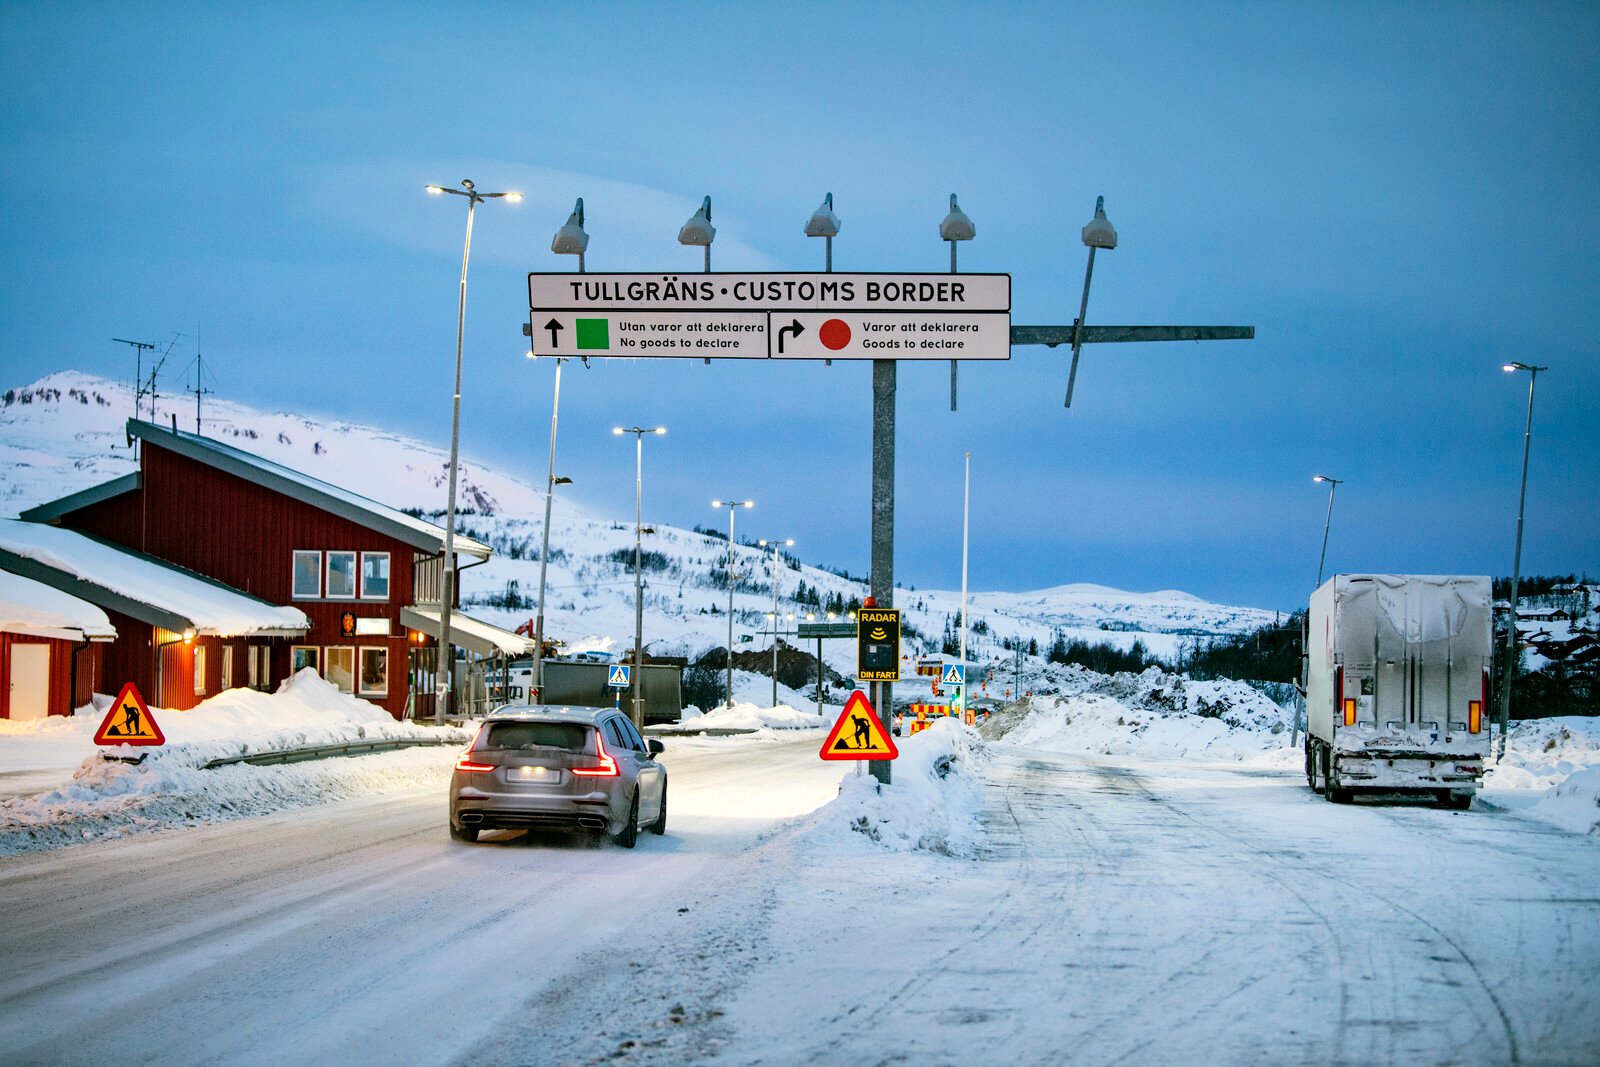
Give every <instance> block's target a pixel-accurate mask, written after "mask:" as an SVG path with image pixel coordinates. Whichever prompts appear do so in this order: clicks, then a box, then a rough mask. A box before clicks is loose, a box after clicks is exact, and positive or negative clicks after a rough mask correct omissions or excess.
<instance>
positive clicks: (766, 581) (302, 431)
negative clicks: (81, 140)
mask: <svg viewBox="0 0 1600 1067" xmlns="http://www.w3.org/2000/svg"><path fill="white" fill-rule="evenodd" d="M131 414H132V399H131V396H130V391H129V387H128V386H127V385H125V384H121V383H117V382H113V381H109V380H107V379H103V378H98V377H94V376H92V375H87V374H82V373H77V372H62V373H58V374H53V375H50V376H49V377H47V378H44V379H41V380H40V381H38V382H35V383H33V384H32V385H29V386H25V387H20V388H15V389H10V390H8V391H6V392H4V393H3V394H0V465H3V467H4V469H5V471H6V474H5V477H4V481H3V483H0V514H4V515H16V514H17V513H18V512H19V511H21V510H24V509H26V508H28V507H31V506H33V505H35V504H38V503H42V502H44V501H47V500H51V499H55V498H57V497H59V496H62V495H63V494H66V493H70V492H75V491H77V490H79V489H84V488H87V487H89V486H92V485H97V484H100V483H101V482H104V481H108V480H110V479H112V478H115V477H118V476H119V475H123V474H127V473H129V472H130V471H132V470H133V469H134V458H133V455H132V453H131V451H130V450H129V448H128V445H127V440H126V436H125V433H124V430H123V426H124V423H125V421H126V419H127V418H128V417H129V416H130V415H131ZM174 415H176V416H177V421H178V425H179V427H180V428H183V429H192V428H193V426H194V409H193V407H192V405H190V404H189V403H187V402H186V401H183V400H181V399H180V400H177V401H172V400H163V401H161V404H160V407H159V408H158V410H157V412H156V415H155V416H154V420H155V421H157V422H160V423H168V422H170V420H171V419H172V417H173V416H174ZM144 417H145V418H146V419H147V420H148V419H150V418H151V416H150V414H149V412H148V408H147V409H146V412H145V414H144ZM204 419H205V421H204V424H203V430H204V432H205V433H206V434H207V435H208V436H213V437H216V438H218V439H219V440H222V441H225V442H227V443H229V444H232V445H235V446H237V447H239V448H243V449H245V450H247V451H250V452H254V453H256V454H258V455H261V456H264V457H265V458H267V459H270V460H273V461H274V462H278V463H282V464H285V465H287V466H290V467H293V468H295V469H297V470H301V471H305V472H306V473H308V474H312V475H314V476H316V477H318V478H322V479H324V480H326V481H329V482H332V483H334V484H337V485H341V486H345V487H348V488H350V489H352V490H354V491H356V492H359V493H362V494H364V495H366V496H369V497H371V498H373V499H375V500H378V501H381V502H383V503H385V504H389V505H391V506H395V507H400V508H415V509H420V510H421V511H423V512H424V513H425V514H428V515H429V516H430V517H434V518H436V519H437V520H438V521H440V522H441V524H442V521H443V520H442V511H443V505H444V496H445V476H446V461H447V452H446V451H445V450H444V449H442V448H440V447H438V446H436V445H432V444H429V443H426V442H423V441H419V440H416V439H414V438H409V437H405V436H403V435H400V434H396V433H392V432H390V431H386V430H379V429H374V428H372V427H366V426H357V425H353V424H350V423H344V422H327V421H319V420H316V419H312V418H307V417H303V416H299V415H294V414H289V413H283V412H278V413H263V412H258V411H255V410H253V409H251V408H248V407H245V406H243V405H240V404H235V403H230V402H228V401H226V400H221V399H216V398H212V399H209V400H208V401H207V403H206V405H205V409H204ZM460 486H461V489H460V492H461V495H460V498H459V506H460V508H461V509H462V512H463V515H462V518H461V524H462V529H463V531H464V532H466V533H468V534H470V535H471V536H473V537H476V538H479V539H481V540H484V541H486V542H488V543H490V544H492V545H493V546H494V547H495V549H496V555H495V557H494V558H493V559H491V560H490V561H489V562H488V563H487V564H485V565H483V566H479V567H472V568H470V569H468V570H466V571H464V572H463V575H462V589H463V594H464V597H465V599H466V600H467V601H468V603H469V604H470V605H471V607H470V609H469V610H471V611H472V613H473V614H474V615H478V616H480V617H483V618H486V619H489V620H491V621H494V622H497V623H500V624H502V625H505V626H507V627H515V626H517V625H520V624H521V623H523V622H526V621H528V620H529V619H530V618H531V617H532V616H533V614H534V611H533V603H534V598H535V597H536V595H537V590H538V569H539V566H538V556H539V545H540V517H541V516H542V513H543V493H542V490H540V489H536V488H535V487H534V486H531V485H529V484H527V483H526V482H522V481H518V480H517V479H515V478H511V477H508V476H506V475H503V474H500V473H498V472H497V471H495V470H493V469H491V468H489V467H487V466H484V465H483V464H480V463H477V462H475V461H473V460H472V459H471V458H470V457H464V458H463V461H462V469H461V478H460ZM633 540H634V532H633V525H632V523H631V522H630V521H625V520H623V519H621V518H619V519H618V520H616V521H613V520H611V519H609V518H607V517H605V516H602V515H596V514H593V513H591V512H590V511H588V510H586V509H585V508H584V507H583V506H582V505H580V504H578V503H576V502H574V501H573V500H572V499H571V497H570V496H566V495H558V496H557V498H556V504H555V513H554V518H553V520H552V523H551V564H550V569H549V578H548V595H547V606H546V616H547V621H546V631H547V633H548V634H550V635H551V636H554V637H556V638H558V639H560V640H562V641H564V642H565V643H566V647H567V648H568V650H571V651H582V650H591V649H592V650H600V651H613V652H620V651H623V650H625V649H626V648H629V647H631V645H632V637H633V575H632V558H633ZM645 550H646V552H647V553H648V555H647V558H646V568H645V571H646V575H645V576H646V580H647V582H648V588H647V590H646V604H645V638H646V641H647V645H646V650H647V651H648V652H650V653H652V654H658V655H682V656H688V657H689V658H691V659H694V658H697V657H699V656H700V655H702V654H703V653H705V652H707V651H708V650H711V649H714V648H721V647H725V646H726V644H727V639H728V638H727V625H728V618H727V614H726V612H727V593H726V585H725V584H724V583H725V572H724V569H723V568H724V562H725V559H726V552H727V544H726V541H725V540H722V539H720V538H718V537H714V536H708V535H705V534H700V533H695V532H692V531H687V530H681V529H675V528H672V527H668V526H658V527H657V528H656V532H655V533H654V534H651V535H648V536H647V537H646V540H645ZM734 571H735V574H736V576H737V577H738V579H739V581H738V586H737V592H736V596H735V603H734V612H735V615H734V624H735V626H734V629H735V635H734V643H735V646H736V650H753V649H761V648H767V647H769V645H770V639H769V638H767V637H765V636H763V635H762V634H761V631H762V630H763V629H769V628H770V623H769V622H768V620H767V615H768V613H769V612H770V611H771V610H772V585H771V571H772V560H771V554H770V553H769V552H765V551H763V550H760V549H758V548H756V547H753V546H740V547H739V548H738V550H737V553H736V560H735V567H734ZM1052 577H1053V576H1052ZM778 579H779V594H780V604H779V611H780V613H782V614H784V615H785V616H788V615H789V614H790V613H794V614H795V615H796V616H798V617H800V618H803V617H804V616H805V614H806V613H807V612H816V613H817V614H818V615H819V617H820V615H821V614H822V611H823V610H824V608H825V607H826V606H827V605H828V604H829V603H830V602H831V603H833V604H835V605H838V604H848V603H849V602H850V601H851V600H856V599H859V598H861V597H863V596H865V595H866V592H867V590H866V587H865V585H864V583H862V582H861V581H859V580H855V579H852V578H846V577H842V576H840V575H838V574H835V573H831V572H829V571H826V570H822V569H818V568H815V567H810V566H806V565H804V564H801V563H799V562H798V561H797V560H786V561H785V565H784V566H782V567H781V568H780V573H779V576H778ZM802 585H803V586H804V590H803V592H804V597H805V599H804V600H803V601H802V600H800V599H799V597H800V595H801V593H802V589H801V586H802ZM896 600H897V606H899V607H900V608H901V609H902V612H903V618H904V622H905V624H906V634H907V648H906V651H907V652H908V653H910V654H913V655H915V654H919V653H923V652H937V651H938V650H939V648H938V646H939V639H940V637H941V635H942V633H943V632H944V628H945V626H946V623H947V622H948V621H951V620H954V619H955V618H957V616H958V614H959V610H960V596H959V593H957V592H955V591H951V590H927V589H902V590H900V591H899V593H898V594H897V596H896ZM970 605H971V609H970V614H971V621H972V626H971V627H970V629H969V636H968V648H969V659H971V660H972V661H973V662H977V663H986V662H998V661H1001V660H1004V661H1007V662H1008V663H1009V661H1010V658H1011V654H1010V653H1009V652H1007V651H1006V650H1005V644H1006V643H1007V642H1008V641H1019V642H1021V643H1023V644H1024V645H1025V644H1026V643H1027V642H1028V641H1029V640H1032V639H1037V640H1038V641H1039V642H1040V644H1041V645H1047V644H1048V643H1049V641H1050V639H1051V637H1052V634H1053V632H1054V631H1056V630H1060V631H1061V632H1062V634H1063V635H1064V636H1065V637H1066V638H1067V639H1068V640H1072V639H1079V638H1081V639H1083V640H1086V641H1091V642H1094V641H1106V642H1109V643H1113V644H1116V645H1118V646H1120V647H1123V648H1126V647H1129V646H1131V645H1132V643H1133V642H1134V641H1135V640H1142V641H1143V642H1144V644H1145V646H1146V647H1147V648H1149V650H1150V651H1151V652H1152V653H1154V654H1156V655H1158V656H1168V657H1170V656H1173V655H1175V654H1176V653H1177V652H1178V650H1179V648H1180V646H1181V645H1182V644H1184V643H1185V642H1187V641H1193V640H1195V639H1196V638H1197V637H1198V638H1203V637H1205V636H1207V635H1220V634H1228V633H1238V632H1243V631H1247V630H1250V629H1252V628H1254V627H1257V626H1261V625H1264V624H1266V623H1269V622H1271V621H1273V619H1274V618H1275V614H1274V613H1273V612H1270V611H1263V610H1259V609H1254V608H1241V607H1228V606H1223V605H1217V604H1210V603H1207V602H1205V601H1202V600H1199V599H1197V598H1195V597H1192V596H1189V595H1188V594H1186V593H1181V592H1176V591H1171V590H1167V591H1162V592H1155V593H1126V592H1121V591H1118V590H1115V589H1107V588H1104V587H1102V586H1096V585H1061V586H1057V587H1054V588H1048V589H1044V590H1041V591H1038V592H1028V593H1002V592H975V593H973V594H972V595H971V597H970ZM792 627H793V624H792V622H790V621H789V620H788V619H787V618H786V619H785V621H784V624H783V626H782V627H781V629H792ZM747 636H748V637H749V638H750V641H749V642H745V641H744V640H742V638H744V637H747ZM814 647H815V646H812V650H814ZM854 655H855V651H854V648H853V646H852V645H851V643H850V642H847V641H832V642H828V643H826V644H825V647H824V658H825V660H826V661H827V663H828V665H829V666H830V667H831V668H832V669H833V670H835V671H837V672H838V673H839V674H841V675H849V674H850V673H852V672H853V669H854V667H853V660H854ZM740 688H741V691H742V690H743V687H742V686H741V687H740Z"/></svg>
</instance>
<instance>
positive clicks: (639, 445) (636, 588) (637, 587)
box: [611, 426, 667, 729]
mask: <svg viewBox="0 0 1600 1067" xmlns="http://www.w3.org/2000/svg"><path fill="white" fill-rule="evenodd" d="M611 432H612V433H613V434H615V435H617V436H618V437H621V436H622V435H623V434H625V433H631V434H633V436H634V446H635V447H634V474H633V725H634V726H636V727H639V728H640V729H643V727H644V571H643V568H642V566H641V562H642V557H643V555H644V553H643V550H642V549H643V534H644V435H645V434H647V433H653V434H655V435H656V436H658V437H659V436H660V435H662V434H664V433H666V432H667V428H666V427H665V426H652V427H648V428H646V427H643V426H629V427H627V428H623V427H621V426H615V427H612V430H611Z"/></svg>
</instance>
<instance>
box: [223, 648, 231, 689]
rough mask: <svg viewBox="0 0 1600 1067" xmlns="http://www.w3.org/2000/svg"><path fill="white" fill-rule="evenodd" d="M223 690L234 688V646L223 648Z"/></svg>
mask: <svg viewBox="0 0 1600 1067" xmlns="http://www.w3.org/2000/svg"><path fill="white" fill-rule="evenodd" d="M222 688H224V689H232V688H233V646H232V645H223V646H222Z"/></svg>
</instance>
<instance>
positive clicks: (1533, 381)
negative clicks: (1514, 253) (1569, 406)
mask: <svg viewBox="0 0 1600 1067" xmlns="http://www.w3.org/2000/svg"><path fill="white" fill-rule="evenodd" d="M1501 369H1502V370H1504V371H1506V372H1507V373H1514V372H1516V371H1519V370H1525V371H1527V372H1528V422H1527V425H1526V427H1525V428H1524V429H1523V431H1522V489H1521V490H1520V491H1519V493H1518V494H1517V547H1516V551H1515V552H1514V554H1513V555H1512V558H1511V625H1510V626H1509V627H1508V628H1507V629H1506V676H1505V682H1504V684H1503V685H1502V686H1501V690H1500V742H1499V749H1498V752H1497V758H1498V759H1505V756H1506V732H1507V731H1508V730H1510V729H1511V683H1512V682H1513V681H1514V680H1515V679H1516V677H1517V667H1518V661H1519V660H1520V659H1521V658H1522V653H1521V652H1520V651H1519V650H1518V648H1517V582H1518V580H1519V579H1520V578H1521V577H1522V518H1523V513H1524V509H1525V507H1526V505H1527V503H1528V450H1529V447H1530V446H1531V445H1532V444H1533V389H1534V386H1535V385H1537V384H1538V383H1539V372H1540V371H1546V370H1549V369H1550V368H1549V367H1535V366H1533V365H1532V364H1531V363H1507V364H1506V365H1505V366H1504V367H1503V368H1501Z"/></svg>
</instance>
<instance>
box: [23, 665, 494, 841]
mask: <svg viewBox="0 0 1600 1067" xmlns="http://www.w3.org/2000/svg"><path fill="white" fill-rule="evenodd" d="M102 714H103V709H99V710H96V711H95V712H94V713H93V714H80V715H76V716H74V717H73V718H72V719H71V720H70V723H71V727H72V732H74V733H81V734H82V738H83V741H84V743H85V745H86V747H88V748H89V750H90V754H89V755H88V756H87V757H86V758H84V759H83V760H82V762H81V763H80V764H79V765H78V767H77V769H76V770H75V771H74V772H73V773H72V780H71V781H70V782H69V783H68V784H66V785H63V786H61V787H59V788H57V789H52V790H49V791H47V792H44V793H40V794H38V795H36V796H31V797H21V798H16V799H12V800H8V801H5V802H4V803H3V804H0V855H4V854H10V853H17V852H31V851H36V850H39V849H47V848H55V847H58V846H60V845H64V844H69V843H72V842H75V841H84V840H92V839H96V838H106V837H118V836H123V835H126V834H130V833H135V832H139V831H146V830H159V829H166V828H170V827H173V826H186V825H193V824H196V823H206V822H216V821H218V820H222V819H234V818H240V817H242V816H247V815H261V814H265V813H267V812H272V811H280V810H283V809H285V808H294V807H305V806H309V805H312V804H321V803H326V802H328V801H330V800H339V799H344V798H347V797H354V796H362V795H368V794H372V793H379V792H386V791H389V790H395V789H406V788H433V787H437V788H439V789H440V790H443V788H444V785H445V781H446V779H447V778H448V775H449V768H450V764H451V762H452V761H453V760H454V759H455V756H456V754H457V751H456V748H455V745H456V744H457V743H460V744H465V743H466V742H467V741H468V740H469V739H470V738H469V736H468V734H467V733H465V732H464V731H461V730H438V729H433V728H429V727H423V726H418V725H415V724H413V723H402V722H396V721H395V720H394V719H393V718H391V717H390V716H389V714H388V713H387V712H385V711H384V710H383V709H381V708H378V707H376V706H374V705H372V704H369V703H367V702H366V701H364V700H357V699H355V698H354V697H350V696H346V695H345V694H343V693H341V692H339V690H338V689H336V688H334V687H333V686H331V685H329V684H328V683H327V682H325V681H323V680H322V679H321V678H319V677H318V676H317V675H316V673H315V672H314V671H311V670H304V671H301V672H300V673H299V674H297V675H295V676H294V677H293V678H290V679H288V680H286V681H285V682H284V683H283V685H282V686H280V687H279V689H278V692H277V693H274V694H272V695H268V694H265V693H259V692H256V691H254V690H250V689H230V690H228V691H227V692H224V693H220V694H218V695H217V696H215V697H213V698H211V699H210V700H207V701H205V702H203V703H202V704H200V705H198V706H197V707H195V708H194V709H192V710H190V711H171V710H165V709H161V708H154V709H152V714H153V715H154V716H155V717H156V720H157V721H158V722H159V723H161V727H162V730H163V732H164V733H165V734H166V737H167V744H166V745H165V746H163V747H161V748H154V749H149V748H147V749H133V748H130V747H129V746H127V745H119V746H116V747H115V748H109V749H106V750H105V751H106V753H108V754H110V755H115V756H127V757H131V758H138V757H139V756H140V755H143V756H144V759H143V760H142V762H139V763H136V764H135V763H124V762H119V761H114V760H107V759H105V758H102V756H101V754H100V752H98V751H94V746H93V745H92V742H91V741H90V739H91V738H92V737H93V735H94V732H95V729H96V728H97V727H98V726H99V723H100V718H101V715H102ZM62 721H63V720H61V719H59V718H58V719H57V720H55V721H54V722H52V721H49V720H46V721H45V722H43V723H39V724H33V723H29V724H18V725H27V726H35V725H37V726H38V729H37V730H34V731H21V730H11V731H8V732H7V735H6V746H7V749H8V752H7V755H8V757H12V758H14V757H15V755H16V751H15V750H17V749H26V748H27V747H28V746H27V740H28V737H27V734H28V733H34V734H36V735H37V736H38V737H39V738H40V740H42V741H44V742H45V743H46V744H47V745H49V746H50V747H51V749H52V751H60V746H61V745H62V743H63V738H62V736H61V735H62V734H63V732H65V731H64V730H63V728H62V727H61V726H58V725H56V723H59V722H62ZM388 738H418V739H423V738H425V739H429V740H446V741H448V742H449V744H447V745H445V746H443V747H429V748H419V749H409V750H403V751H399V752H393V753H386V754H383V755H367V756H350V757H342V758H334V759H327V760H318V761H314V762H308V763H301V764H293V765H289V766H282V767H252V766H249V765H245V764H241V765H236V766H228V767H218V768H216V769H213V770H203V769H202V764H204V763H205V762H206V761H208V760H211V759H216V758H218V757H224V756H234V755H244V754H254V753H261V752H272V751H282V750H284V749H292V748H301V747H306V746H313V745H330V744H337V743H340V742H344V741H357V740H375V739H388ZM9 761H10V760H9V758H8V762H9ZM441 795H442V793H441Z"/></svg>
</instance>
